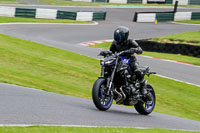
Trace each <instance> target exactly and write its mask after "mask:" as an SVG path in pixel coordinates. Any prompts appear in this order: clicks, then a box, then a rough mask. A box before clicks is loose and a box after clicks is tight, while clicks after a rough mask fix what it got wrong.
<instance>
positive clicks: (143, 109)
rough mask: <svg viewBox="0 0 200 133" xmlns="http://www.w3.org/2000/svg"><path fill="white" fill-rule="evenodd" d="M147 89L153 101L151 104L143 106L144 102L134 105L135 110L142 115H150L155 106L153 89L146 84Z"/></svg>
mask: <svg viewBox="0 0 200 133" xmlns="http://www.w3.org/2000/svg"><path fill="white" fill-rule="evenodd" d="M147 89H148V90H150V93H151V94H152V99H153V100H152V103H151V104H145V103H144V102H142V101H139V102H138V103H137V104H136V105H135V110H136V111H137V112H138V113H140V114H142V115H148V114H150V113H151V112H152V111H153V109H154V108H155V105H156V95H155V92H154V89H153V87H152V86H151V85H150V84H148V85H147Z"/></svg>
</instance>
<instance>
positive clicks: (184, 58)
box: [91, 42, 200, 66]
mask: <svg viewBox="0 0 200 133" xmlns="http://www.w3.org/2000/svg"><path fill="white" fill-rule="evenodd" d="M110 45H111V42H105V43H100V44H97V45H95V46H91V47H96V48H103V49H109V48H110ZM142 55H146V56H151V57H156V58H162V59H168V60H175V61H179V62H186V63H189V64H194V65H199V66H200V61H199V58H196V57H191V56H184V55H180V54H167V53H158V52H147V51H144V52H143V54H142Z"/></svg>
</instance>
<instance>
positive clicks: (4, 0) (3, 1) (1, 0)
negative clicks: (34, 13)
mask: <svg viewBox="0 0 200 133" xmlns="http://www.w3.org/2000/svg"><path fill="white" fill-rule="evenodd" d="M0 4H24V3H23V2H18V1H16V0H0Z"/></svg>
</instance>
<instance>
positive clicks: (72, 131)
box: [0, 126, 199, 133]
mask: <svg viewBox="0 0 200 133" xmlns="http://www.w3.org/2000/svg"><path fill="white" fill-rule="evenodd" d="M80 132H81V133H94V132H95V133H199V132H192V131H180V130H167V129H135V128H111V127H59V126H58V127H54V126H53V127H50V126H30V127H0V133H80Z"/></svg>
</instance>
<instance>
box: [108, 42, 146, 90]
mask: <svg viewBox="0 0 200 133" xmlns="http://www.w3.org/2000/svg"><path fill="white" fill-rule="evenodd" d="M133 48H134V49H135V50H134V52H135V53H136V54H142V48H141V47H140V46H139V45H138V43H137V42H136V41H133V40H131V39H128V40H126V41H124V42H122V43H117V42H116V41H113V42H112V45H111V46H110V51H111V52H112V53H115V52H117V53H119V52H122V51H125V52H123V53H124V54H122V56H125V57H129V58H130V65H131V69H132V70H133V71H134V72H135V73H136V76H137V78H138V79H139V82H140V83H141V91H142V93H144V87H145V79H144V75H142V74H141V71H140V68H139V63H138V61H137V58H136V57H135V55H134V54H133V50H131V49H133Z"/></svg>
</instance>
